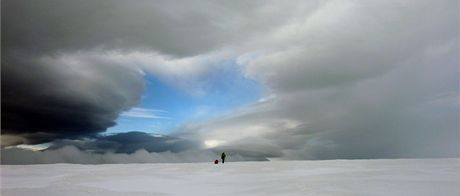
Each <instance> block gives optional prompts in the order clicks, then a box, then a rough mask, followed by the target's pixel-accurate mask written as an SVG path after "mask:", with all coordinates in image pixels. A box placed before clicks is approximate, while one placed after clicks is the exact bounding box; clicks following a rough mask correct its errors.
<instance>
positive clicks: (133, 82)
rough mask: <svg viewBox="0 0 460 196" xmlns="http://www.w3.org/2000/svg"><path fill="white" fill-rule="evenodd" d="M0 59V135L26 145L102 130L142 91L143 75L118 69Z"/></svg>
mask: <svg viewBox="0 0 460 196" xmlns="http://www.w3.org/2000/svg"><path fill="white" fill-rule="evenodd" d="M3 57H4V58H2V134H17V135H21V136H23V137H25V138H27V139H28V140H27V143H39V142H47V141H50V140H51V139H53V138H60V137H76V136H80V135H90V134H95V133H98V132H101V131H105V129H106V128H107V127H110V126H113V125H115V122H114V120H115V119H116V118H117V117H118V114H119V113H120V112H122V111H124V110H127V109H129V108H130V107H132V106H134V105H136V104H137V103H138V101H139V99H140V95H141V94H142V91H143V86H144V82H143V80H142V74H141V73H140V72H138V71H136V70H133V69H129V68H126V67H122V66H113V65H107V64H104V62H99V63H98V64H94V65H86V64H84V63H80V64H79V65H76V64H73V65H71V66H69V65H68V64H65V63H67V62H65V60H64V61H62V62H59V61H47V60H46V59H45V60H43V59H41V60H40V59H28V58H21V57H13V56H9V55H8V54H6V55H4V56H3ZM69 60H70V59H69Z"/></svg>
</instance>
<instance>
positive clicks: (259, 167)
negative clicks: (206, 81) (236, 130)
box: [1, 159, 460, 196]
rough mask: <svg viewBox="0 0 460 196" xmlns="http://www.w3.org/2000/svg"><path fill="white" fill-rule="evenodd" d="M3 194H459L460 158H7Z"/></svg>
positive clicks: (56, 195)
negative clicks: (96, 161)
mask: <svg viewBox="0 0 460 196" xmlns="http://www.w3.org/2000/svg"><path fill="white" fill-rule="evenodd" d="M1 195H3V196H10V195H21V196H28V195H34V196H58V195H59V196H64V195H66V196H67V195H72V196H73V195H136V196H137V195H232V196H234V195H341V196H343V195H350V196H351V195H353V196H360V195H404V196H410V195H414V196H415V195H416V196H424V195H436V196H450V195H452V196H458V195H460V159H399V160H397V159H395V160H329V161H270V162H228V163H225V164H218V165H214V164H212V163H180V164H177V163H176V164H106V165H78V164H45V165H2V166H1Z"/></svg>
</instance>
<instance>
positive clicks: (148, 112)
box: [121, 107, 169, 119]
mask: <svg viewBox="0 0 460 196" xmlns="http://www.w3.org/2000/svg"><path fill="white" fill-rule="evenodd" d="M165 113H166V111H164V110H157V109H147V108H138V107H134V108H131V109H130V110H128V111H126V112H123V113H121V116H124V117H131V118H154V119H169V117H166V116H163V115H164V114H165Z"/></svg>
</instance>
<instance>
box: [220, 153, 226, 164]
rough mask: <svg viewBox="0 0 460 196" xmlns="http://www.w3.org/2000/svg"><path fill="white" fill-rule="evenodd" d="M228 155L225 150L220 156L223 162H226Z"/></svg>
mask: <svg viewBox="0 0 460 196" xmlns="http://www.w3.org/2000/svg"><path fill="white" fill-rule="evenodd" d="M226 156H227V155H225V152H223V153H222V155H221V156H220V158H222V163H224V162H225V157H226Z"/></svg>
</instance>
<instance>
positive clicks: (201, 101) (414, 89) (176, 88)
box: [1, 0, 460, 163]
mask: <svg viewBox="0 0 460 196" xmlns="http://www.w3.org/2000/svg"><path fill="white" fill-rule="evenodd" d="M458 7H459V5H458V1H455V0H441V1H434V0H417V1H415V0H409V1H399V0H389V1H377V0H370V1H365V2H362V1H339V0H319V1H314V0H312V1H289V2H285V1H274V0H273V1H257V0H256V1H207V0H196V1H186V2H181V1H148V0H141V1H135V2H131V1H130V2H128V1H121V0H113V1H102V0H101V1H99V0H74V1H57V0H42V1H39V2H38V1H31V0H5V1H2V8H1V9H2V17H1V18H2V19H1V20H2V35H1V36H2V43H1V47H2V59H1V60H2V70H1V71H2V72H1V76H2V77H1V80H2V83H1V87H2V89H1V90H2V94H1V98H2V99H1V102H2V111H1V114H2V115H1V116H2V117H1V118H2V127H1V133H2V135H1V139H2V140H1V145H2V163H51V162H66V161H68V160H70V159H68V158H66V157H63V156H64V155H63V154H70V155H75V157H81V159H80V160H76V159H72V160H73V161H72V162H74V163H88V162H91V163H95V162H96V163H113V162H117V160H119V159H112V158H111V157H113V154H125V155H126V159H130V158H132V160H131V161H128V162H136V161H137V162H148V160H152V157H162V158H161V159H162V160H169V161H173V162H174V161H177V160H180V161H187V159H184V158H178V157H179V156H181V157H183V156H186V157H194V158H193V159H190V160H191V161H192V160H193V161H196V157H209V156H211V155H212V154H213V153H214V154H217V153H219V152H221V151H226V152H228V154H229V155H230V157H234V160H269V159H288V160H297V159H312V160H316V159H373V158H436V157H459V156H460V152H459V149H460V143H458V139H459V138H460V128H459V123H458V122H459V119H460V115H459V103H460V101H459V89H460V88H459V74H460V71H459V65H460V63H459V53H460V49H459V43H460V42H459V33H460V32H459V31H460V28H459V26H458V24H460V14H459V10H458ZM38 149H40V150H41V151H37V150H38ZM45 152H46V153H45ZM32 154H33V155H32ZM93 154H98V155H100V154H102V155H101V156H102V157H103V158H101V156H97V157H99V158H97V160H92V159H94V157H95V156H93ZM70 155H65V156H70ZM105 155H106V156H105ZM125 155H122V156H125ZM144 156H145V158H144ZM27 157H35V158H33V159H28V158H27ZM37 157H39V158H37ZM88 157H89V158H88ZM91 157H93V158H91ZM104 157H105V158H104ZM163 158H164V159H163ZM38 160H39V161H38ZM210 160H213V159H212V158H210ZM37 161H38V162H37ZM203 161H208V160H203ZM125 162H126V161H125Z"/></svg>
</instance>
